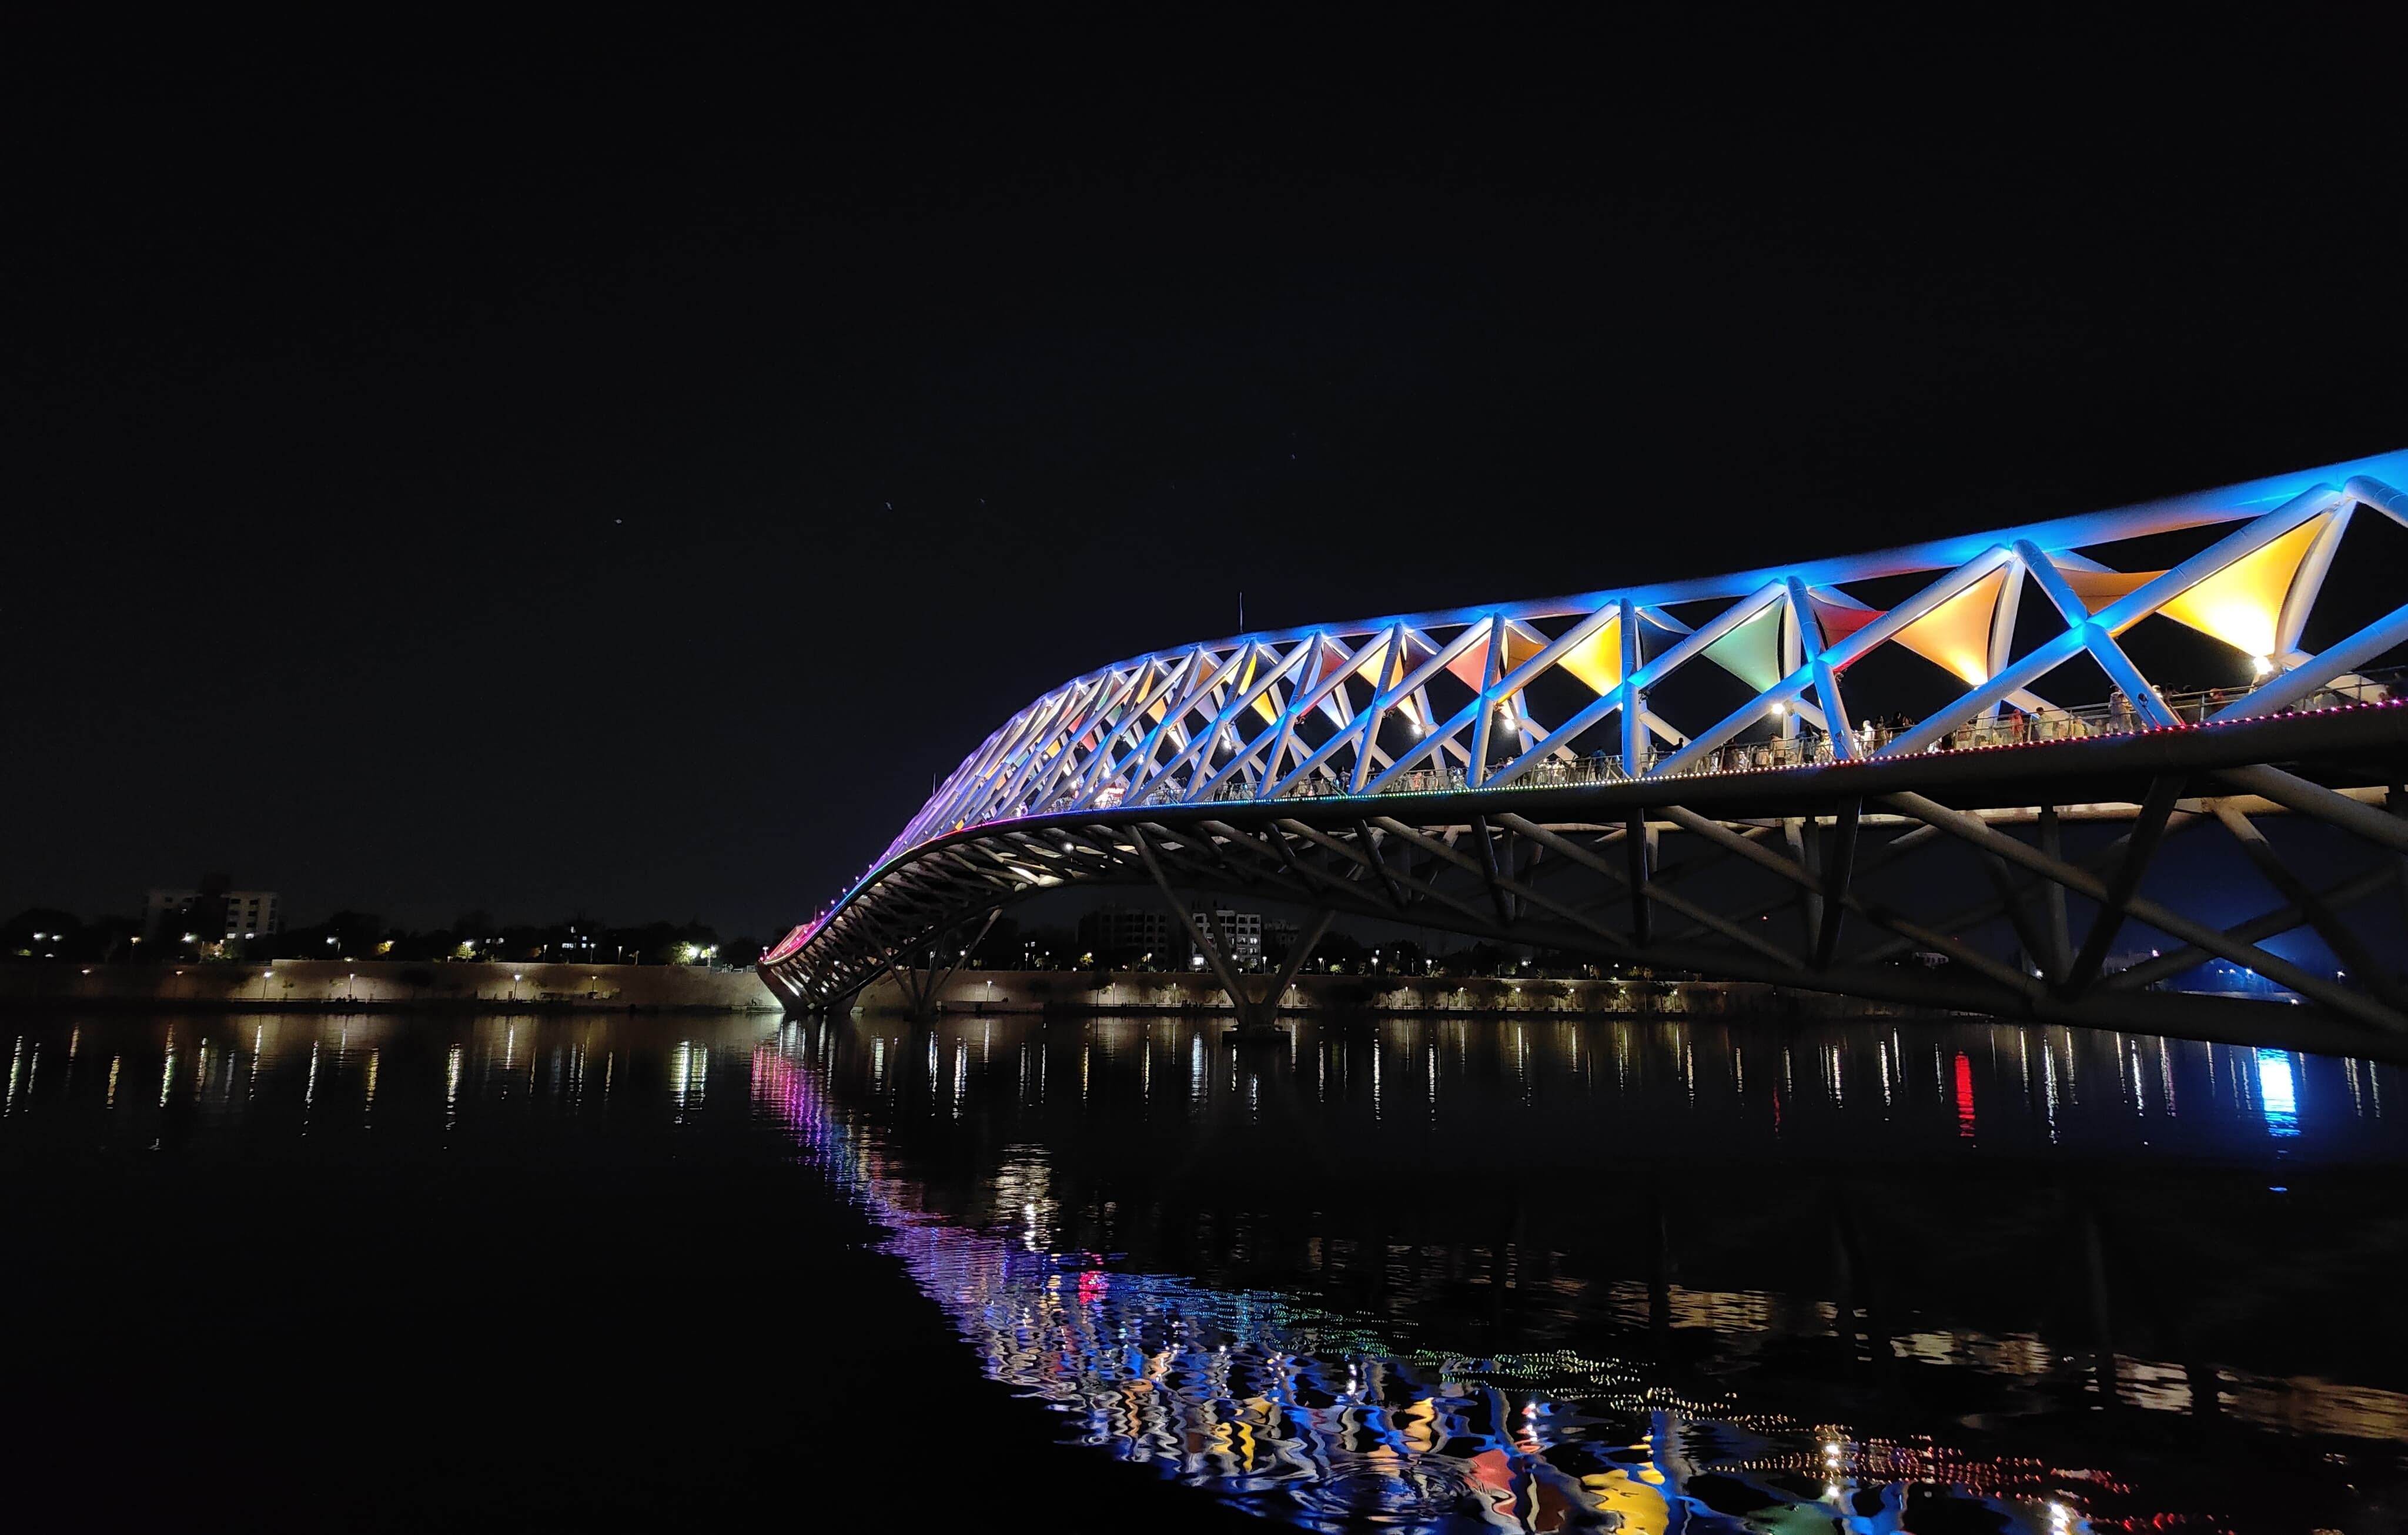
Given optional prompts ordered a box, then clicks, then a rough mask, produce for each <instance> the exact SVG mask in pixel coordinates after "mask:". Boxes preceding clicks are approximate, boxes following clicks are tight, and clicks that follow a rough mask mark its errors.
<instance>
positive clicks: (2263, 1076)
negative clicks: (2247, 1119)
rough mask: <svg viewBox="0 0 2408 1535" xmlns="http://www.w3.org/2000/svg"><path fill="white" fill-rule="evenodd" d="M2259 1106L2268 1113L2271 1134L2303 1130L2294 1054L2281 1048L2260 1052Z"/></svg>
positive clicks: (2261, 1110)
mask: <svg viewBox="0 0 2408 1535" xmlns="http://www.w3.org/2000/svg"><path fill="white" fill-rule="evenodd" d="M2257 1107H2258V1111H2259V1112H2261V1113H2263V1114H2264V1115H2265V1116H2266V1130H2267V1133H2268V1134H2270V1135H2275V1136H2291V1135H2297V1134H2299V1133H2300V1094H2299V1087H2298V1085H2297V1083H2296V1082H2295V1081H2294V1079H2293V1078H2292V1075H2291V1057H2290V1056H2289V1055H2288V1054H2285V1053H2284V1052H2282V1051H2280V1050H2260V1051H2258V1052H2257Z"/></svg>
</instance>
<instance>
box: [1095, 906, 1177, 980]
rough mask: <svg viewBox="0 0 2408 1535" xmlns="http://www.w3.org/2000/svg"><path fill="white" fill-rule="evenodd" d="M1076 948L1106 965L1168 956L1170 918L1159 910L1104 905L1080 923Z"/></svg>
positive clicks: (1155, 908) (1156, 908) (1157, 908)
mask: <svg viewBox="0 0 2408 1535" xmlns="http://www.w3.org/2000/svg"><path fill="white" fill-rule="evenodd" d="M1079 947H1080V948H1082V949H1084V950H1086V951H1087V952H1088V953H1089V954H1094V955H1095V956H1096V958H1097V961H1099V962H1100V963H1103V964H1107V965H1120V964H1131V963H1135V962H1136V961H1137V960H1139V959H1140V958H1142V957H1143V956H1145V955H1147V954H1152V955H1154V957H1155V958H1156V959H1164V958H1168V956H1169V954H1170V918H1169V916H1168V913H1166V912H1164V911H1162V910H1161V909H1160V908H1159V907H1143V906H1119V905H1106V906H1100V907H1097V909H1096V910H1095V911H1090V912H1088V913H1087V914H1086V915H1085V916H1083V917H1081V918H1080V919H1079Z"/></svg>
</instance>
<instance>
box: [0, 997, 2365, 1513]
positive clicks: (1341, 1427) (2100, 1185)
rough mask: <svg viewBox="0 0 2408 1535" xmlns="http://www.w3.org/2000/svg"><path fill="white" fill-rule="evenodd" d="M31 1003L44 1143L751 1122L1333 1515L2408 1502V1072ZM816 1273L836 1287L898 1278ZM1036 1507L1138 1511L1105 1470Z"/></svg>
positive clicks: (755, 1131)
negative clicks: (2405, 1294)
mask: <svg viewBox="0 0 2408 1535" xmlns="http://www.w3.org/2000/svg"><path fill="white" fill-rule="evenodd" d="M0 1032H6V1033H7V1034H10V1035H13V1044H12V1045H11V1053H12V1054H11V1063H10V1067H9V1078H8V1087H7V1103H6V1111H5V1117H0V1154H5V1155H7V1158H8V1164H7V1165H8V1167H9V1168H10V1169H12V1170H13V1171H15V1172H16V1173H17V1174H18V1175H19V1176H22V1175H24V1174H25V1173H26V1172H27V1171H28V1170H29V1169H30V1170H32V1171H34V1172H35V1173H36V1174H38V1173H40V1172H41V1171H42V1170H43V1169H45V1167H46V1166H53V1165H57V1164H58V1163H59V1162H60V1161H61V1159H63V1158H68V1157H75V1156H87V1157H88V1156H100V1157H108V1156H119V1157H130V1158H137V1159H138V1158H141V1157H145V1156H149V1157H165V1156H171V1155H172V1156H179V1157H185V1158H192V1159H198V1161H199V1163H200V1164H201V1165H210V1161H211V1159H212V1158H215V1159H219V1160H221V1161H224V1160H227V1159H236V1158H239V1159H243V1160H244V1161H245V1162H246V1163H248V1164H250V1165H256V1164H257V1163H258V1162H259V1160H260V1159H262V1158H265V1159H269V1160H271V1161H279V1162H281V1161H292V1160H295V1159H306V1158H310V1157H318V1156H324V1155H341V1156H349V1157H358V1156H361V1155H372V1156H374V1157H375V1158H377V1159H379V1161H380V1164H382V1165H394V1166H400V1167H403V1168H405V1169H406V1168H408V1167H409V1166H411V1165H412V1159H413V1158H420V1159H428V1158H444V1157H450V1156H453V1155H458V1154H462V1153H468V1154H473V1155H480V1156H487V1157H493V1156H501V1157H505V1158H522V1159H524V1158H538V1159H552V1160H554V1161H557V1160H558V1159H562V1158H566V1159H568V1160H569V1162H570V1163H571V1164H572V1165H573V1164H574V1162H575V1160H576V1159H578V1158H581V1157H597V1158H598V1157H602V1156H604V1155H606V1152H607V1155H608V1156H609V1158H610V1159H611V1161H612V1165H613V1166H621V1165H624V1163H625V1162H626V1160H627V1158H628V1157H629V1156H630V1155H633V1156H634V1157H636V1158H637V1159H638V1160H639V1161H640V1160H641V1159H643V1158H661V1159H675V1158H679V1157H683V1156H691V1155H695V1154H697V1153H699V1152H701V1151H702V1150H704V1149H705V1148H708V1149H709V1150H710V1153H711V1155H716V1156H719V1157H723V1158H728V1159H732V1160H733V1161H734V1162H736V1163H740V1164H743V1165H751V1166H760V1167H787V1168H790V1169H793V1176H795V1177H796V1178H798V1179H802V1180H806V1181H808V1183H809V1184H814V1185H816V1184H825V1185H831V1186H833V1187H834V1188H836V1189H838V1190H839V1191H840V1192H841V1193H842V1195H843V1196H844V1197H845V1198H850V1199H851V1200H853V1201H855V1202H856V1203H857V1204H858V1205H859V1206H860V1207H861V1208H862V1209H863V1210H864V1211H865V1212H867V1214H869V1215H870V1216H871V1217H872V1218H873V1219H874V1220H875V1221H876V1222H877V1223H879V1225H880V1226H881V1227H883V1228H884V1229H885V1230H887V1231H888V1232H890V1233H891V1236H890V1237H889V1238H888V1239H887V1241H886V1247H887V1250H888V1251H890V1252H891V1253H892V1254H893V1255H895V1256H896V1257H898V1258H899V1259H900V1260H901V1262H902V1264H903V1267H904V1270H905V1271H906V1272H907V1273H908V1275H909V1281H910V1284H916V1285H917V1286H918V1288H919V1289H920V1290H921V1291H923V1292H925V1295H926V1296H927V1297H929V1298H932V1299H933V1300H935V1301H936V1302H937V1303H938V1305H939V1306H940V1307H941V1308H942V1309H943V1311H944V1313H946V1315H947V1316H948V1317H949V1318H950V1319H951V1321H952V1323H953V1326H954V1327H957V1328H958V1330H959V1332H960V1335H961V1338H962V1340H963V1342H964V1344H965V1345H966V1347H967V1348H968V1350H970V1351H973V1352H974V1354H975V1356H976V1357H977V1359H978V1361H979V1363H980V1365H981V1368H982V1370H984V1371H985V1372H986V1373H987V1374H988V1375H989V1376H990V1377H992V1378H994V1379H996V1380H997V1381H1000V1382H1002V1383H1004V1384H1007V1385H1009V1386H1010V1387H1011V1388H1013V1389H1014V1390H1015V1391H1016V1392H1017V1393H1019V1394H1020V1395H1021V1396H1022V1397H1024V1398H1025V1401H1023V1402H1022V1403H1019V1404H1016V1405H1011V1406H1010V1411H1013V1412H1020V1413H1026V1414H1028V1415H1030V1417H1031V1418H1032V1420H1033V1421H1041V1420H1042V1419H1043V1418H1044V1416H1045V1415H1046V1414H1048V1413H1050V1414H1052V1415H1053V1416H1052V1422H1053V1423H1054V1427H1055V1430H1056V1437H1059V1438H1061V1439H1064V1440H1067V1441H1071V1442H1077V1443H1079V1444H1082V1445H1084V1446H1087V1447H1088V1451H1087V1454H1088V1455H1090V1456H1093V1457H1097V1458H1096V1464H1097V1465H1101V1464H1103V1460H1102V1457H1111V1458H1113V1459H1117V1460H1120V1461H1124V1462H1136V1463H1139V1464H1141V1465H1143V1466H1145V1467H1148V1468H1151V1469H1153V1470H1155V1471H1158V1473H1159V1474H1160V1475H1161V1476H1162V1477H1164V1478H1166V1479H1171V1480H1176V1481H1179V1482H1183V1483H1186V1484H1189V1485H1194V1486H1197V1487H1200V1488H1202V1489H1204V1490H1205V1491H1206V1492H1208V1493H1210V1494H1211V1495H1213V1496H1216V1497H1217V1498H1219V1499H1224V1500H1226V1502H1228V1503H1230V1504H1232V1505H1234V1506H1236V1507H1240V1508H1242V1509H1244V1510H1246V1511H1249V1512H1252V1513H1259V1514H1263V1515H1266V1516H1269V1517H1272V1518H1275V1519H1280V1520H1284V1521H1288V1522H1290V1523H1292V1524H1297V1525H1302V1526H1305V1527H1308V1528H1321V1529H1331V1530H1337V1529H1348V1528H1390V1529H1400V1530H1455V1529H1463V1530H1469V1529H1473V1528H1506V1529H1537V1530H1552V1529H1579V1528H1600V1529H1614V1528H1619V1529H1627V1530H1649V1531H1654V1530H1674V1529H1681V1530H1697V1531H1704V1530H1725V1529H1727V1530H1754V1531H1767V1532H1770V1531H1790V1530H1800V1531H1802V1530H1828V1529H1847V1530H1891V1529H1912V1530H1918V1531H1949V1530H1964V1531H1993V1530H2029V1531H2034V1532H2049V1535H2057V1532H2064V1531H2072V1530H2081V1529H2097V1530H2109V1529H2142V1528H2149V1529H2200V1530H2207V1529H2217V1528H2235V1529H2261V1528H2262V1529H2297V1530H2313V1529H2353V1530H2355V1529H2369V1530H2372V1529H2395V1528H2401V1523H2402V1520H2403V1511H2408V1458H2403V1456H2404V1455H2408V1452H2403V1448H2402V1447H2403V1445H2408V1321H2403V1319H2402V1317H2401V1313H2400V1309H2399V1307H2398V1304H2397V1300H2398V1296H2399V1294H2400V1293H2401V1287H2400V1282H2399V1277H2398V1276H2399V1274H2400V1273H2401V1266H2402V1263H2403V1260H2408V1188H2403V1180H2402V1178H2401V1172H2402V1170H2403V1168H2408V1123H2403V1119H2408V1082H2403V1080H2402V1075H2401V1070H2400V1069H2398V1068H2396V1067H2392V1066H2388V1065H2374V1064H2370V1063H2368V1062H2364V1061H2346V1060H2337V1059H2328V1058H2322V1057H2308V1056H2300V1055H2296V1054H2283V1053H2279V1052H2272V1051H2262V1050H2247V1049H2239V1048H2232V1047H2224V1046H2218V1047H2213V1048H2211V1047H2209V1046H2205V1045H2200V1044H2191V1043H2183V1042H2170V1041H2162V1040H2156V1039H2153V1038H2139V1037H2131V1036H2115V1035H2105V1034H2074V1033H2069V1032H2067V1031H2064V1030H2057V1029H2037V1028H2020V1027H2011V1026H1985V1025H1978V1024H1971V1023H1968V1024H1951V1025H1914V1026H1899V1027H1896V1028H1891V1027H1887V1026H1824V1025H1813V1024H1798V1023H1771V1022H1767V1023H1765V1024H1762V1025H1754V1026H1742V1025H1722V1024H1716V1025H1713V1026H1699V1025H1695V1024H1670V1023H1664V1024H1651V1023H1641V1022H1611V1023H1610V1022H1566V1023H1535V1024H1511V1023H1498V1022H1495V1021H1479V1022H1471V1021H1464V1022H1447V1021H1429V1020H1411V1021H1406V1020H1385V1021H1382V1020H1369V1021H1365V1022H1362V1023H1360V1024H1356V1025H1352V1026H1341V1025H1326V1026H1315V1025H1312V1024H1302V1025H1298V1026H1297V1027H1296V1028H1295V1029H1294V1031H1293V1033H1292V1035H1291V1037H1290V1038H1289V1040H1287V1041H1286V1042H1284V1043H1283V1044H1280V1045H1276V1046H1259V1045H1248V1046H1232V1045H1231V1044H1229V1043H1228V1042H1227V1041H1226V1040H1225V1039H1224V1037H1223V1034H1222V1026H1219V1025H1217V1024H1211V1025H1206V1024H1198V1023H1195V1022H1189V1021H1176V1020H1153V1021H1138V1020H1110V1019H1106V1020H1095V1021H1055V1022H1052V1023H1042V1022H1039V1021H1036V1020H1032V1019H1026V1018H1013V1019H991V1020H990V1019H952V1020H947V1021H945V1022H943V1023H940V1024H939V1025H938V1026H934V1027H925V1026H910V1025H908V1024H904V1023H902V1022H899V1021H885V1020H879V1019H874V1018H873V1019H853V1020H839V1021H831V1022H817V1021H795V1022H789V1023H783V1024H779V1025H775V1026H756V1025H741V1024H717V1023H713V1024H709V1025H681V1024H679V1023H678V1022H676V1021H673V1020H642V1021H634V1022H629V1021H613V1022H611V1023H609V1024H602V1023H587V1022H578V1021H557V1020H555V1021H544V1022H538V1021H534V1020H529V1019H515V1020H512V1019H488V1020H480V1021H477V1022H475V1023H473V1024H472V1023H468V1022H465V1021H460V1020H452V1019H433V1018H428V1019H408V1018H376V1019H360V1018H353V1019H349V1020H343V1019H326V1020H313V1019H300V1018H294V1017H283V1018H279V1019H263V1020H250V1019H244V1020H229V1019H214V1020H185V1021H179V1022H176V1023H172V1024H171V1023H157V1024H153V1023H132V1022H126V1021H103V1020H91V1021H84V1022H80V1023H78V1022H73V1021H59V1022H56V1023H55V1024H54V1023H52V1022H50V1021H49V1020H44V1021H42V1022H41V1023H40V1024H39V1025H38V1026H22V1027H19V1028H14V1029H10V1030H7V1031H0ZM329 1148H334V1149H335V1150H334V1151H332V1152H330V1150H329ZM345 1165H351V1164H345ZM765 1186H766V1187H767V1188H768V1189H769V1190H770V1191H771V1192H769V1193H768V1194H767V1195H764V1194H761V1193H759V1192H757V1191H755V1192H751V1193H748V1195H747V1198H749V1199H751V1200H753V1202H754V1204H755V1206H757V1205H758V1204H759V1203H761V1202H762V1201H763V1200H764V1199H767V1200H770V1201H774V1200H775V1199H777V1198H779V1196H777V1195H776V1194H775V1192H774V1190H775V1188H776V1186H777V1185H775V1184H768V1185H765ZM802 1186H803V1185H800V1184H798V1185H797V1186H796V1192H797V1195H798V1196H799V1193H800V1191H801V1188H802ZM748 1187H749V1185H748ZM104 1213H105V1212H104ZM751 1216H752V1218H756V1219H759V1220H761V1221H765V1222H769V1221H775V1220H776V1219H778V1216H779V1212H778V1211H777V1210H776V1209H774V1208H767V1209H764V1208H754V1209H753V1210H752V1211H751ZM728 1277H729V1280H730V1282H731V1283H734V1282H736V1281H738V1280H739V1279H744V1278H748V1277H755V1276H735V1275H731V1276H728ZM892 1283H895V1284H901V1283H903V1282H902V1281H901V1280H899V1279H897V1280H896V1281H893V1282H892ZM794 1303H795V1304H799V1305H800V1306H802V1307H803V1308H804V1312H803V1317H802V1320H803V1321H804V1322H805V1323H806V1324H807V1325H808V1327H814V1328H839V1329H841V1328H846V1327H853V1326H858V1325H861V1318H862V1317H863V1316H864V1315H866V1314H867V1313H866V1312H865V1311H864V1310H863V1309H862V1308H861V1307H860V1306H859V1305H856V1304H850V1303H849V1302H848V1298H847V1297H845V1296H844V1295H840V1294H828V1293H825V1292H817V1293H815V1292H812V1291H811V1290H810V1288H809V1287H808V1285H805V1286H803V1287H802V1288H800V1289H799V1290H797V1291H796V1299H795V1301H794ZM541 1309H542V1308H541V1304H540V1302H539V1301H538V1303H537V1304H536V1306H535V1310H536V1312H537V1313H538V1314H540V1312H541ZM871 1342H872V1344H873V1345H874V1340H873V1341H871ZM540 1356H541V1355H540V1350H538V1351H536V1353H535V1355H534V1356H533V1357H536V1358H540ZM840 1384H842V1386H843V1388H846V1389H858V1390H859V1391H861V1392H863V1393H865V1394H866V1395H869V1396H874V1397H875V1398H876V1399H878V1400H879V1401H880V1402H881V1403H882V1404H883V1407H884V1408H885V1410H887V1411H889V1412H892V1413H896V1414H897V1415H898V1416H899V1417H901V1418H905V1419H908V1420H909V1421H910V1422H911V1423H912V1424H913V1425H914V1428H913V1430H912V1434H913V1439H912V1445H913V1447H912V1448H911V1449H910V1451H908V1452H907V1458H925V1460H927V1461H928V1462H929V1463H930V1464H931V1465H940V1464H942V1462H943V1460H944V1458H945V1456H946V1453H947V1452H946V1444H947V1442H948V1441H949V1440H955V1441H968V1440H972V1439H975V1438H978V1437H980V1436H981V1435H982V1434H985V1433H986V1432H988V1429H989V1427H990V1426H989V1425H988V1424H987V1423H982V1422H981V1421H977V1420H976V1415H975V1414H972V1415H970V1416H962V1415H960V1413H961V1412H962V1408H961V1404H960V1401H959V1399H958V1397H957V1395H955V1394H951V1393H948V1392H945V1391H940V1390H935V1389H933V1388H931V1392H930V1394H929V1395H928V1396H926V1397H925V1399H922V1398H920V1397H918V1396H917V1395H915V1392H916V1390H917V1389H918V1387H917V1383H915V1381H914V1380H913V1379H911V1378H910V1377H909V1376H908V1375H906V1376H902V1377H900V1378H883V1379H878V1380H874V1381H869V1380H865V1381H860V1382H857V1383H840ZM1077 1463H1078V1462H1077V1461H1076V1459H1075V1457H1074V1459H1073V1460H1072V1461H1071V1462H1070V1464H1072V1465H1073V1466H1075V1465H1076V1464H1077ZM1061 1464H1062V1463H1057V1462H1047V1463H1046V1465H1047V1468H1048V1469H1047V1470H1046V1471H1045V1474H1046V1475H1047V1476H1050V1477H1060V1476H1064V1475H1066V1474H1067V1475H1075V1474H1076V1472H1075V1471H1071V1472H1065V1471H1063V1470H1061ZM1016 1495H1017V1496H1022V1497H1025V1498H1027V1499H1029V1500H1030V1502H1031V1505H1032V1506H1033V1507H1038V1508H1044V1509H1050V1510H1052V1511H1053V1516H1054V1519H1055V1522H1056V1523H1057V1524H1059V1525H1060V1526H1061V1527H1062V1528H1097V1527H1098V1526H1096V1525H1094V1524H1093V1523H1092V1522H1091V1521H1092V1519H1093V1513H1094V1511H1093V1509H1092V1507H1090V1506H1089V1505H1087V1504H1086V1503H1085V1502H1084V1501H1083V1500H1082V1499H1083V1498H1084V1495H1083V1494H1082V1493H1081V1492H1079V1491H1078V1490H1077V1489H1072V1488H1068V1487H1055V1488H1046V1487H1037V1488H1024V1489H1017V1492H1016ZM873 1522H875V1521H873ZM899 1522H903V1523H910V1522H911V1521H910V1519H908V1518H906V1519H901V1520H899Z"/></svg>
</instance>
